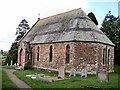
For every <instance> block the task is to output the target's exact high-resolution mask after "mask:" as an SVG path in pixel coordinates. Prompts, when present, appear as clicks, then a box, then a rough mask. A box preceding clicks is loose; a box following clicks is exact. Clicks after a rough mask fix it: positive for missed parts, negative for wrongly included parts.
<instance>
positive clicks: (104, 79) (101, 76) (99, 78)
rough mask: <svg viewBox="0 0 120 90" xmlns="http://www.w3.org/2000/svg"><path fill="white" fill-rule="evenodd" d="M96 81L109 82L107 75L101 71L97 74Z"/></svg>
mask: <svg viewBox="0 0 120 90" xmlns="http://www.w3.org/2000/svg"><path fill="white" fill-rule="evenodd" d="M97 81H100V82H108V81H109V77H108V73H107V72H103V71H100V72H97Z"/></svg>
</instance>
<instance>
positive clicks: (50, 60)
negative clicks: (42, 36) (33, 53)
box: [49, 45, 52, 62]
mask: <svg viewBox="0 0 120 90" xmlns="http://www.w3.org/2000/svg"><path fill="white" fill-rule="evenodd" d="M49 62H52V45H51V46H50V59H49Z"/></svg>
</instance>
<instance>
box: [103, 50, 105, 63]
mask: <svg viewBox="0 0 120 90" xmlns="http://www.w3.org/2000/svg"><path fill="white" fill-rule="evenodd" d="M103 64H105V48H104V49H103Z"/></svg>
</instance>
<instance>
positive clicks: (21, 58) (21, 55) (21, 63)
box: [19, 49, 24, 66]
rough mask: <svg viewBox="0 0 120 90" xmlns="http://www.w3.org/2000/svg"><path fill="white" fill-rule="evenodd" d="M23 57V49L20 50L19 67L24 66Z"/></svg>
mask: <svg viewBox="0 0 120 90" xmlns="http://www.w3.org/2000/svg"><path fill="white" fill-rule="evenodd" d="M23 57H24V52H23V49H21V50H20V60H19V65H20V66H22V65H23Z"/></svg>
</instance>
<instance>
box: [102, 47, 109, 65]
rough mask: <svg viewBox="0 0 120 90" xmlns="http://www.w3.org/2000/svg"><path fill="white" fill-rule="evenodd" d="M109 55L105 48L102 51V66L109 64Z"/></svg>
mask: <svg viewBox="0 0 120 90" xmlns="http://www.w3.org/2000/svg"><path fill="white" fill-rule="evenodd" d="M109 53H110V49H107V46H106V47H105V48H104V49H103V64H109Z"/></svg>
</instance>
